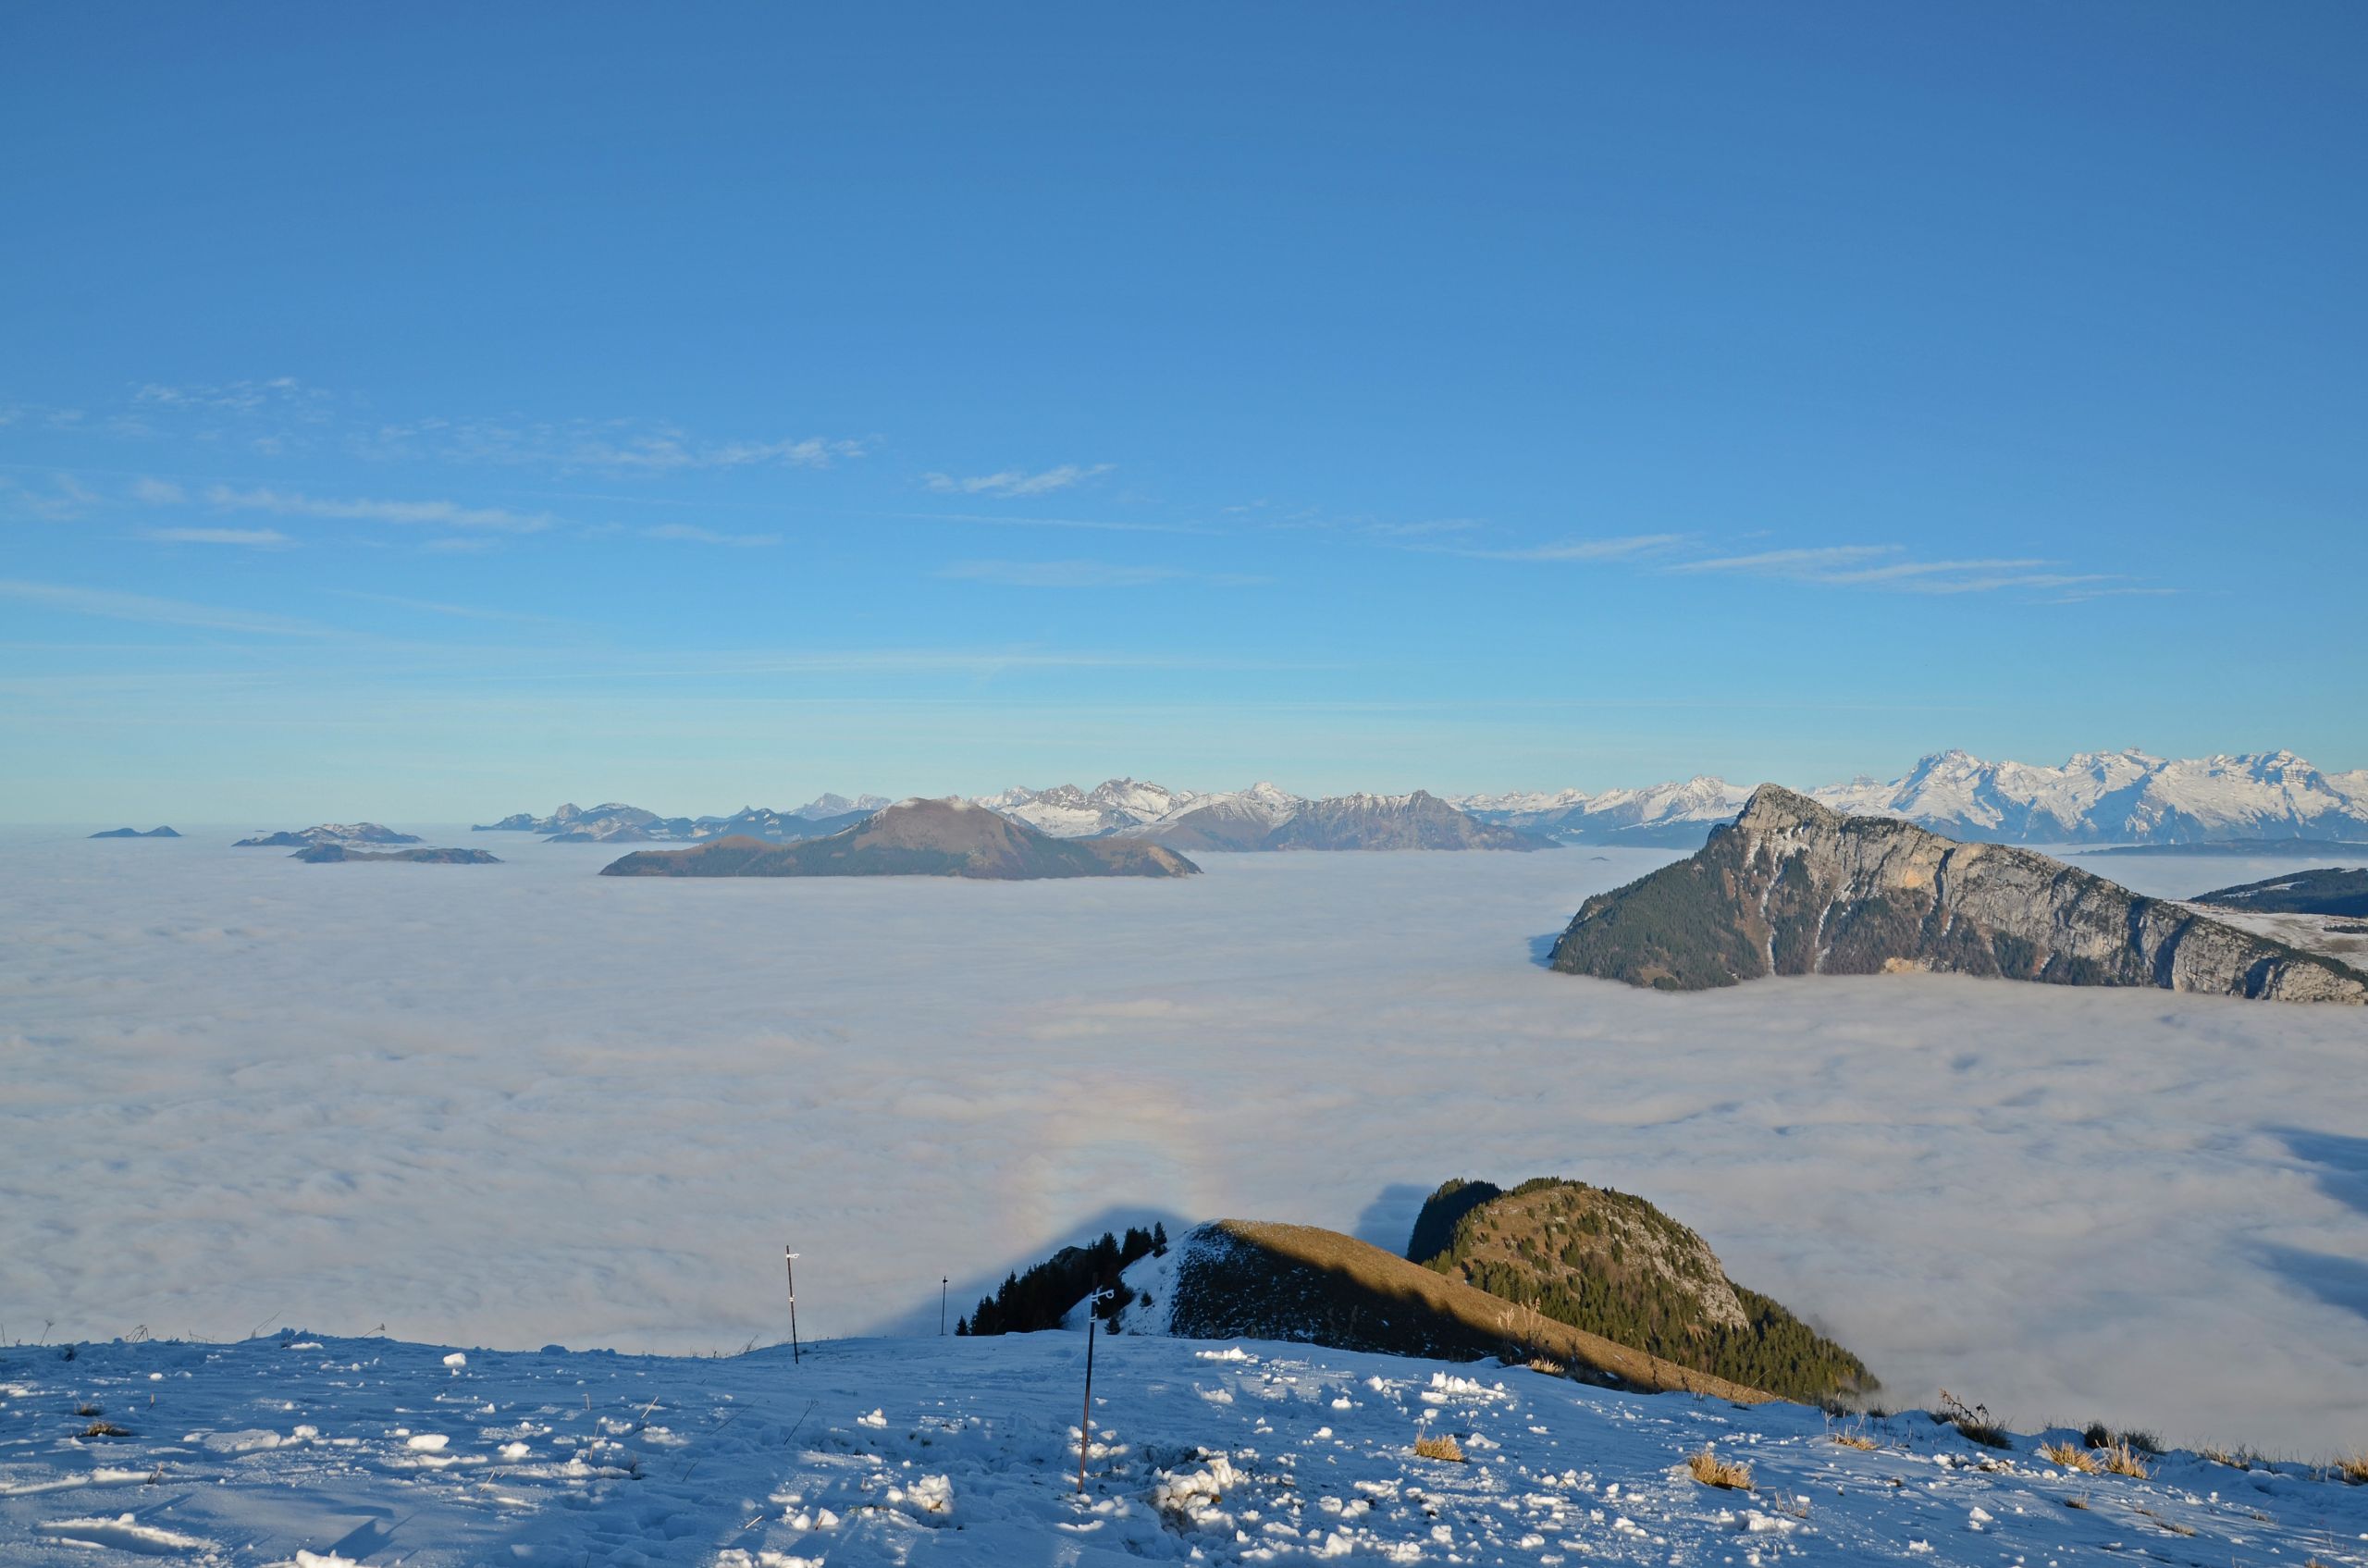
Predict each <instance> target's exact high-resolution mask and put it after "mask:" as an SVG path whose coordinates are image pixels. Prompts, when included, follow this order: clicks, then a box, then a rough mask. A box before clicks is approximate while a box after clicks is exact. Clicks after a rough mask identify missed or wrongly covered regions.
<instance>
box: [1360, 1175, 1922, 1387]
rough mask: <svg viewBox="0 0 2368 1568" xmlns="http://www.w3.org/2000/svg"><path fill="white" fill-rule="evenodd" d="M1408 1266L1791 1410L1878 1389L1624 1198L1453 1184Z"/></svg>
mask: <svg viewBox="0 0 2368 1568" xmlns="http://www.w3.org/2000/svg"><path fill="white" fill-rule="evenodd" d="M1442 1238H1444V1240H1442ZM1407 1255H1408V1256H1409V1257H1411V1258H1412V1259H1413V1261H1415V1262H1417V1263H1420V1264H1421V1265H1422V1266H1424V1267H1425V1268H1429V1269H1431V1270H1434V1271H1435V1272H1437V1273H1439V1274H1443V1275H1446V1276H1448V1277H1449V1278H1454V1279H1461V1280H1462V1281H1463V1282H1465V1283H1466V1284H1469V1285H1472V1286H1474V1287H1475V1288H1477V1289H1479V1290H1485V1291H1486V1292H1487V1293H1488V1294H1490V1295H1492V1296H1496V1297H1499V1298H1501V1299H1502V1300H1505V1301H1508V1302H1511V1303H1516V1304H1517V1305H1521V1306H1524V1307H1529V1308H1533V1309H1534V1310H1536V1312H1538V1313H1539V1314H1541V1315H1544V1316H1547V1317H1550V1318H1552V1319H1554V1320H1555V1321H1557V1322H1559V1323H1566V1324H1569V1325H1570V1326H1572V1327H1574V1328H1580V1329H1584V1330H1585V1331H1587V1332H1589V1333H1592V1334H1599V1335H1601V1336H1603V1337H1604V1338H1605V1339H1608V1340H1616V1341H1617V1342H1619V1343H1621V1344H1623V1345H1632V1346H1634V1347H1635V1348H1636V1349H1638V1350H1641V1351H1645V1352H1649V1353H1650V1354H1652V1355H1655V1356H1659V1357H1661V1358H1663V1359H1665V1360H1668V1361H1671V1362H1674V1363H1676V1364H1679V1365H1681V1366H1687V1367H1692V1368H1694V1369H1696V1370H1697V1371H1701V1372H1707V1373H1709V1374H1711V1375H1712V1376H1714V1377H1721V1378H1725V1379H1727V1380H1729V1381H1732V1382H1736V1383H1742V1384H1745V1385H1747V1386H1749V1387H1752V1388H1756V1389H1767V1390H1768V1391H1769V1392H1770V1393H1773V1394H1781V1395H1782V1396H1784V1397H1786V1398H1788V1399H1798V1400H1811V1401H1814V1400H1818V1399H1822V1398H1826V1397H1828V1396H1831V1395H1834V1394H1842V1393H1850V1392H1855V1391H1859V1390H1863V1389H1872V1388H1874V1387H1875V1386H1876V1380H1875V1377H1874V1375H1873V1374H1872V1373H1870V1372H1869V1371H1868V1370H1867V1365H1866V1363H1864V1362H1862V1361H1860V1360H1859V1359H1858V1358H1857V1357H1856V1356H1855V1355H1853V1354H1851V1353H1850V1352H1848V1351H1846V1350H1844V1349H1843V1348H1842V1347H1841V1346H1840V1345H1838V1344H1835V1343H1834V1342H1833V1341H1832V1340H1829V1339H1827V1338H1825V1337H1824V1336H1823V1335H1821V1334H1819V1333H1818V1332H1817V1331H1816V1330H1815V1329H1812V1328H1811V1327H1809V1326H1808V1325H1807V1324H1806V1323H1803V1322H1802V1321H1801V1320H1800V1319H1799V1318H1797V1317H1795V1315H1793V1314H1792V1313H1790V1312H1788V1311H1786V1310H1785V1309H1784V1307H1783V1306H1782V1305H1781V1304H1780V1303H1777V1302H1775V1301H1773V1300H1771V1299H1770V1298H1769V1297H1767V1296H1763V1295H1761V1294H1760V1293H1759V1292H1758V1291H1756V1290H1746V1289H1745V1288H1744V1287H1742V1286H1740V1285H1737V1284H1735V1283H1734V1282H1733V1280H1731V1279H1729V1278H1727V1276H1726V1271H1725V1270H1724V1269H1723V1268H1722V1267H1721V1266H1720V1264H1719V1260H1718V1257H1717V1256H1716V1254H1714V1253H1712V1252H1711V1251H1710V1249H1709V1246H1708V1244H1707V1243H1706V1242H1705V1241H1703V1240H1702V1238H1701V1237H1700V1236H1699V1235H1697V1234H1696V1233H1695V1232H1694V1231H1693V1230H1690V1229H1688V1228H1686V1227H1684V1226H1683V1225H1680V1224H1679V1223H1678V1222H1677V1221H1675V1220H1673V1219H1671V1218H1670V1217H1669V1216H1667V1215H1665V1214H1663V1213H1661V1211H1660V1210H1659V1209H1657V1208H1655V1207H1654V1206H1653V1205H1652V1204H1649V1203H1647V1202H1646V1201H1645V1200H1644V1199H1642V1198H1638V1197H1634V1196H1632V1195H1631V1194H1628V1193H1625V1192H1618V1191H1612V1190H1610V1189H1609V1188H1602V1187H1591V1186H1589V1185H1587V1184H1586V1183H1585V1182H1583V1181H1566V1180H1560V1179H1554V1178H1550V1177H1541V1178H1539V1179H1536V1180H1533V1181H1524V1182H1523V1183H1522V1184H1521V1185H1520V1186H1518V1187H1516V1188H1514V1189H1512V1191H1509V1192H1508V1191H1502V1190H1500V1189H1499V1188H1497V1187H1495V1186H1493V1185H1491V1184H1490V1183H1488V1182H1485V1181H1461V1180H1458V1181H1449V1182H1448V1183H1446V1184H1445V1185H1443V1186H1442V1187H1440V1188H1439V1190H1438V1191H1437V1192H1434V1193H1433V1194H1432V1195H1431V1197H1430V1199H1429V1200H1428V1201H1427V1202H1425V1204H1424V1205H1423V1211H1422V1214H1421V1215H1420V1216H1418V1217H1417V1218H1416V1220H1415V1222H1414V1233H1413V1237H1412V1241H1410V1242H1409V1244H1408V1247H1407Z"/></svg>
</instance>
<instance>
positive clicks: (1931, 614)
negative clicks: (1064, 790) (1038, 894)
mask: <svg viewBox="0 0 2368 1568" xmlns="http://www.w3.org/2000/svg"><path fill="white" fill-rule="evenodd" d="M6 31H7V39H6V47H5V48H0V136H5V139H6V140H5V144H6V146H7V147H8V148H9V149H10V151H11V155H10V156H9V157H8V158H7V159H6V163H5V172H0V191H4V192H5V195H6V208H7V211H8V213H9V215H10V218H11V230H12V238H11V242H10V243H9V244H7V245H6V246H5V247H0V297H5V299H6V301H7V304H6V310H5V312H0V539H5V541H6V562H5V565H0V819H10V820H19V821H95V820H101V819H105V820H108V821H113V820H114V819H117V818H124V819H127V820H139V821H142V822H143V823H144V822H145V821H147V820H148V819H150V818H156V819H161V820H170V819H172V818H175V817H179V818H184V819H188V820H196V821H204V820H213V821H249V820H253V821H256V822H263V821H271V822H273V823H275V824H276V825H277V824H278V822H279V820H280V819H282V818H286V819H289V820H290V821H293V820H294V819H297V818H302V819H303V820H304V821H312V820H314V819H316V818H319V817H325V816H343V815H366V816H376V817H383V818H391V819H405V818H410V819H422V818H426V819H463V818H470V817H479V818H482V817H483V816H484V815H485V814H487V813H490V812H495V811H507V810H512V809H521V808H524V807H528V806H532V807H535V808H536V809H548V808H549V806H550V805H551V804H553V803H554V802H556V801H557V800H558V799H560V798H561V797H562V796H566V797H573V798H577V799H581V800H591V799H595V798H604V797H623V798H628V799H634V800H638V801H641V802H643V803H645V804H648V805H651V806H655V807H659V808H661V809H670V810H686V811H696V810H713V809H730V808H732V807H735V806H737V805H740V804H742V803H744V802H747V801H754V802H758V803H767V804H780V805H786V804H792V803H794V802H795V801H796V800H801V799H804V798H806V797H808V796H811V795H813V794H815V793H817V792H819V791H820V790H823V789H837V790H841V791H846V792H853V791H855V790H858V789H865V790H877V791H880V792H882V793H887V794H900V793H907V792H930V793H942V792H947V791H954V790H960V791H964V792H977V791H983V790H987V789H991V788H995V787H999V786H1002V785H1005V784H1013V783H1030V784H1046V783H1053V782H1058V781H1061V780H1065V779H1074V780H1076V781H1078V782H1080V783H1091V782H1092V781H1093V780H1094V779H1098V778H1101V777H1103V776H1104V775H1107V774H1111V773H1116V772H1133V773H1136V774H1137V775H1139V776H1147V777H1153V778H1157V779H1160V780H1162V781H1164V782H1167V783H1171V784H1189V785H1195V786H1200V787H1224V786H1230V785H1237V784H1243V783H1246V782H1248V781H1249V780H1251V779H1252V778H1256V777H1272V778H1274V779H1277V780H1278V781H1280V782H1282V783H1284V784H1288V785H1290V786H1293V787H1297V788H1300V789H1303V790H1312V791H1313V790H1330V789H1339V788H1348V787H1359V786H1363V787H1387V788H1404V787H1410V786H1413V785H1425V786H1428V787H1431V788H1434V789H1443V790H1446V789H1466V788H1491V789H1494V788H1510V787H1549V786H1562V785H1578V786H1581V787H1586V788H1595V787H1601V786H1607V785H1612V784H1641V783H1647V782H1650V781H1652V780H1655V779H1659V778H1663V777H1668V776H1672V775H1684V774H1686V773H1690V772H1697V771H1704V772H1721V773H1724V774H1727V775H1729V776H1731V777H1733V778H1736V779H1739V780H1745V781H1751V780H1758V779H1761V778H1776V779H1782V780H1785V781H1787V782H1792V783H1796V784H1809V783H1816V782H1823V781H1826V780H1830V779H1833V778H1839V777H1845V776H1847V775H1849V774H1852V773H1855V772H1874V773H1879V774H1883V775H1886V776H1888V775H1891V774H1893V773H1896V772H1900V771H1902V770H1904V769H1905V768H1906V766H1907V765H1908V764H1909V763H1911V762H1912V760H1913V759H1915V757H1916V756H1917V755H1918V753H1920V752H1923V751H1926V750H1930V749H1934V748H1937V747H1945V746H1964V747H1969V748H1971V749H1974V750H1977V751H1980V752H1982V753H1984V754H1986V755H1992V756H1997V755H2006V756H2016V757H2020V758H2023V759H2029V760H2041V761H2054V760H2058V759H2061V758H2062V757H2063V756H2065V755H2066V754H2067V753H2069V752H2071V751H2073V750H2075V749H2079V748H2084V747H2115V746H2125V745H2137V746H2142V747H2147V748H2149V749H2152V750H2156V751H2162V752H2168V753H2172V754H2179V755H2192V754H2197V753H2201V752H2206V751H2214V750H2242V749H2255V748H2262V747H2272V746H2288V747H2294V748H2295V749H2297V750H2300V751H2301V752H2302V753H2303V754H2305V755H2306V756H2309V757H2311V758H2312V759H2314V760H2317V761H2319V762H2321V763H2322V764H2323V765H2325V766H2327V767H2330V768H2351V767H2361V766H2363V765H2368V724H2363V721H2362V714H2363V710H2364V708H2363V702H2362V693H2363V688H2368V632H2363V630H2362V626H2363V623H2368V617H2363V616H2362V613H2361V610H2360V603H2361V598H2362V584H2363V583H2368V530H2363V527H2362V514H2363V506H2364V505H2368V472H2364V471H2363V464H2364V463H2368V445H2363V442H2364V441H2368V438H2363V434H2362V433H2363V431H2368V395H2363V371H2362V366H2363V364H2368V290H2363V289H2362V286H2361V282H2360V279H2362V278H2368V98H2363V95H2362V91H2361V88H2360V86H2359V83H2360V81H2361V80H2362V70H2363V67H2368V12H2363V11H2362V10H2361V9H2360V8H2359V7H2357V6H2348V5H2307V4H2297V5H2289V6H2277V7H2271V8H2239V7H2234V6H2172V5H2151V4H2150V5H2143V6H2140V5H2090V6H2078V7H2060V6H1980V7H1971V6H1968V7H1961V8H1958V9H1956V10H1955V11H1949V10H1945V9H1943V8H1940V7H1930V6H1921V7H1899V6H1787V7H1773V6H1735V7H1727V6H1677V7H1626V8H1613V7H1556V6H1535V7H1531V6H1499V7H1492V8H1485V9H1484V8H1477V7H1457V8H1452V9H1450V8H1449V7H1433V8H1427V9H1425V8H1417V7H1388V8H1382V7H1363V6H1294V7H1264V6H1245V7H1232V6H1197V7H1191V8H1190V9H1178V10H1174V11H1169V12H1165V13H1162V12H1155V11H1153V10H1151V9H1148V8H1123V9H1117V8H1109V7H1086V6H1079V7H1055V6H1037V7H1029V8H1026V9H1024V10H1023V9H1015V8H1001V7H998V8H989V7H951V6H948V7H908V8H901V9H892V8H886V7H862V8H857V7H842V8H819V7H818V8H801V9H792V8H788V7H776V6H766V7H750V8H745V9H734V8H722V7H709V8H702V9H695V10H687V11H681V12H660V11H654V10H649V9H647V8H628V7H622V6H607V7H585V8H573V9H569V10H566V11H561V10H559V9H536V8H531V7H524V6H514V7H500V8H490V9H488V8H468V9H463V8H460V7H442V8H436V7H419V8H406V9H404V10H402V11H401V12H393V11H387V12H379V13H375V14H362V13H354V12H351V11H350V10H347V9H344V8H326V7H317V6H314V7H301V6H289V7H273V6H231V7H221V8H208V9H183V10H179V11H170V10H160V9H157V8H154V7H137V8H118V7H111V6H80V7H53V8H50V9H49V10H47V11H45V12H43V11H24V10H19V12H18V13H16V14H14V15H12V16H11V17H10V18H9V19H8V21H7V23H6Z"/></svg>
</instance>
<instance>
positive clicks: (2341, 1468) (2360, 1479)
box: [2335, 1449, 2368, 1487]
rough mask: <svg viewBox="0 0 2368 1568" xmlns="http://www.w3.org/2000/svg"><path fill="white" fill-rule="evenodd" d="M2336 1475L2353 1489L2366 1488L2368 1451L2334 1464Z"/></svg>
mask: <svg viewBox="0 0 2368 1568" xmlns="http://www.w3.org/2000/svg"><path fill="white" fill-rule="evenodd" d="M2335 1467H2336V1470H2337V1474H2339V1475H2342V1476H2343V1478H2344V1479H2345V1480H2346V1481H2348V1482H2349V1483H2350V1484H2351V1485H2353V1486H2355V1487H2368V1449H2362V1450H2361V1451H2359V1452H2358V1453H2355V1454H2352V1455H2349V1457H2347V1458H2343V1459H2338V1460H2337V1461H2336V1462H2335Z"/></svg>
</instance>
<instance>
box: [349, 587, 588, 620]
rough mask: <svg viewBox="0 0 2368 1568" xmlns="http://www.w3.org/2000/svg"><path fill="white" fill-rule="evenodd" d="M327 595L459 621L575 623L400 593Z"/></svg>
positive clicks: (355, 589)
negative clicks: (450, 617)
mask: <svg viewBox="0 0 2368 1568" xmlns="http://www.w3.org/2000/svg"><path fill="white" fill-rule="evenodd" d="M326 591H327V592H329V593H332V594H335V595H336V596H337V597H338V598H339V599H360V600H361V601H362V602H364V603H365V604H384V605H388V606H391V607H392V608H394V609H397V610H415V611H420V612H421V613H423V614H426V615H450V616H453V617H455V618H456V619H459V620H463V621H515V622H523V623H530V624H534V625H540V626H568V625H574V624H577V623H575V622H573V621H567V620H564V619H562V618H561V617H559V616H556V615H536V614H531V613H529V612H527V611H523V610H487V609H486V608H484V607H483V606H481V605H474V604H445V603H443V602H441V601H439V600H437V599H405V598H404V597H402V596H401V594H379V593H364V592H363V591H362V590H361V589H359V588H329V589H327V590H326Z"/></svg>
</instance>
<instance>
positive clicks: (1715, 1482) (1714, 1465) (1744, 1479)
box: [1685, 1445, 1751, 1492]
mask: <svg viewBox="0 0 2368 1568" xmlns="http://www.w3.org/2000/svg"><path fill="white" fill-rule="evenodd" d="M1685 1469H1686V1472H1687V1474H1689V1475H1692V1476H1693V1477H1694V1478H1695V1479H1696V1480H1697V1481H1699V1482H1701V1483H1702V1484H1703V1485H1704V1486H1706V1487H1724V1488H1727V1489H1728V1490H1729V1491H1735V1492H1747V1491H1749V1490H1751V1466H1750V1465H1748V1464H1737V1463H1734V1462H1733V1461H1732V1460H1725V1459H1721V1458H1720V1457H1719V1456H1718V1455H1717V1454H1715V1453H1712V1452H1711V1451H1710V1450H1709V1449H1708V1446H1707V1445H1706V1446H1705V1447H1704V1448H1703V1449H1702V1450H1701V1451H1699V1452H1698V1453H1690V1454H1688V1455H1686V1456H1685Z"/></svg>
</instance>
